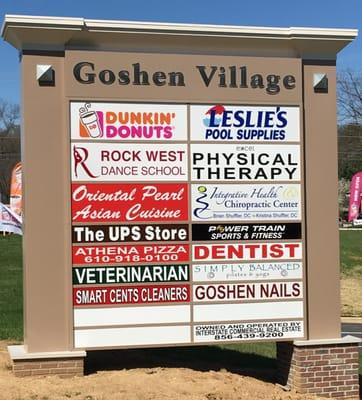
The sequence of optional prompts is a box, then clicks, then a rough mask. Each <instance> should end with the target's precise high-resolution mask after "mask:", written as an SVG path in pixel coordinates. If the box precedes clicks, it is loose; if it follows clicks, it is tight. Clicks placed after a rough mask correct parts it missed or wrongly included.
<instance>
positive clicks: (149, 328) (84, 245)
mask: <svg viewBox="0 0 362 400" xmlns="http://www.w3.org/2000/svg"><path fill="white" fill-rule="evenodd" d="M290 84H291V83H290ZM70 125H71V129H70V131H71V132H70V136H71V155H70V158H71V174H72V183H71V208H72V241H73V245H72V259H73V267H72V278H73V307H74V346H75V348H99V347H101V348H103V347H122V346H125V347H130V346H131V347H132V346H151V345H157V346H158V345H172V344H175V345H176V344H200V343H219V342H233V341H243V340H274V341H275V340H285V339H295V338H303V337H305V323H304V308H305V306H304V284H303V282H304V278H303V277H304V274H305V271H304V263H303V259H304V256H303V254H304V253H303V241H302V231H303V229H302V221H303V207H302V192H303V183H302V172H301V171H302V162H301V160H302V159H303V157H302V149H301V145H300V142H301V134H300V112H299V107H298V106H281V105H278V104H275V105H263V104H260V105H253V106H248V105H245V104H235V103H232V104H231V103H230V104H228V103H227V102H225V103H223V104H211V103H209V104H206V103H205V104H193V103H183V104H182V103H177V104H174V103H157V102H132V103H131V102H119V101H117V102H107V103H105V102H101V101H97V99H95V100H94V101H93V100H92V101H90V100H89V101H87V100H85V101H71V102H70Z"/></svg>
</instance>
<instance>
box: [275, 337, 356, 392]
mask: <svg viewBox="0 0 362 400" xmlns="http://www.w3.org/2000/svg"><path fill="white" fill-rule="evenodd" d="M319 342H320V343H319V344H316V342H312V341H311V342H310V343H311V345H308V344H307V341H304V342H300V343H302V344H298V342H295V343H289V342H281V343H277V359H278V380H279V382H280V383H281V384H282V385H283V386H286V387H288V388H291V389H294V390H296V391H297V392H298V393H313V394H315V395H318V396H321V397H338V398H340V399H359V381H358V360H359V357H358V340H357V341H354V342H352V343H346V340H343V339H341V340H340V343H336V342H338V341H337V340H336V341H332V343H330V344H328V343H325V344H323V341H319Z"/></svg>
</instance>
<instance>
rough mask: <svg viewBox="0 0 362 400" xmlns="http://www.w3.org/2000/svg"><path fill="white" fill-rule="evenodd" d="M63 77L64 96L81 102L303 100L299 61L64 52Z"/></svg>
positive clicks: (285, 101) (278, 101)
mask: <svg viewBox="0 0 362 400" xmlns="http://www.w3.org/2000/svg"><path fill="white" fill-rule="evenodd" d="M65 75H66V76H67V80H66V86H65V94H66V96H68V97H81V98H82V99H86V98H88V99H102V98H103V99H117V100H118V99H122V101H126V100H133V101H143V100H149V101H153V102H154V101H157V100H158V101H162V100H170V101H183V102H187V101H195V102H197V101H199V102H209V101H210V99H214V100H215V102H225V103H233V102H237V103H240V101H241V99H242V102H243V103H244V104H245V103H246V104H248V103H249V102H250V103H258V104H259V105H261V103H260V102H263V103H266V104H268V103H271V104H276V105H278V104H293V103H294V104H296V103H300V102H301V98H302V78H301V61H300V60H298V59H283V58H268V62H265V59H263V58H251V57H232V56H229V57H225V56H196V55H185V54H142V53H141V54H140V53H113V52H102V51H98V52H94V51H92V52H87V51H66V55H65ZM276 99H277V100H276Z"/></svg>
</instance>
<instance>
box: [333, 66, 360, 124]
mask: <svg viewBox="0 0 362 400" xmlns="http://www.w3.org/2000/svg"><path fill="white" fill-rule="evenodd" d="M337 91H338V117H339V122H340V123H352V124H361V123H362V74H361V73H357V72H354V71H352V70H346V71H342V72H341V73H340V74H339V75H338V77H337Z"/></svg>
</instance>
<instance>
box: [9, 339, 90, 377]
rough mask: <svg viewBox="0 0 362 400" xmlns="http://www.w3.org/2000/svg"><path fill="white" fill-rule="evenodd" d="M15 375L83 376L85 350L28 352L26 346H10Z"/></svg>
mask: <svg viewBox="0 0 362 400" xmlns="http://www.w3.org/2000/svg"><path fill="white" fill-rule="evenodd" d="M8 351H9V355H10V358H11V361H12V367H13V372H14V375H15V376H17V377H22V376H49V375H57V376H60V377H62V378H69V377H73V376H83V374H84V357H85V356H86V353H85V352H84V351H64V352H47V353H46V352H44V353H27V352H26V351H25V348H24V346H8Z"/></svg>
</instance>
